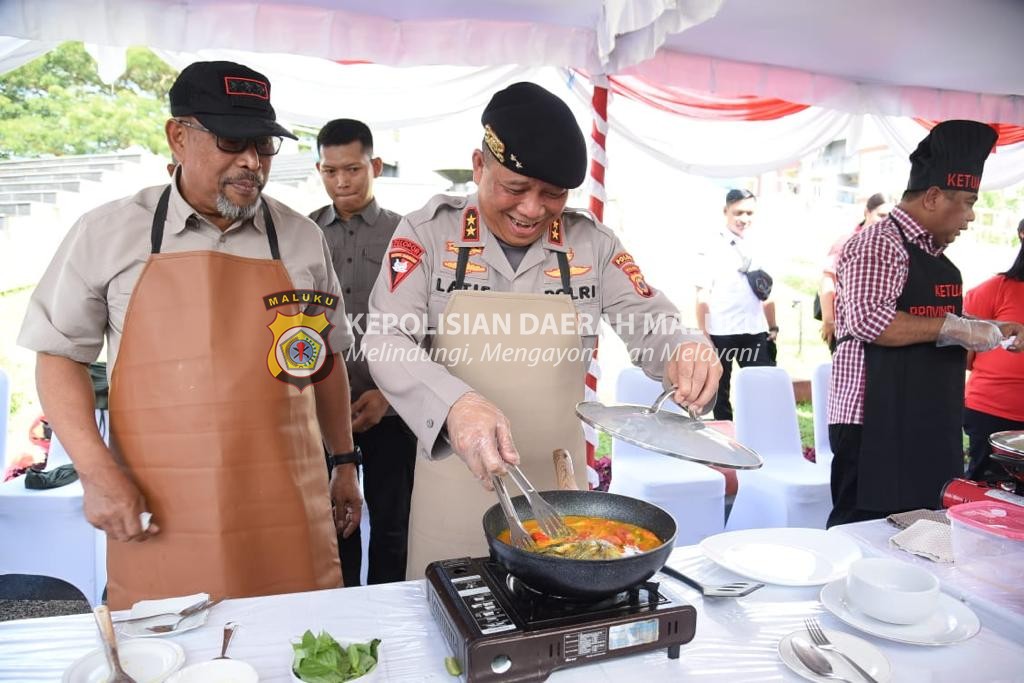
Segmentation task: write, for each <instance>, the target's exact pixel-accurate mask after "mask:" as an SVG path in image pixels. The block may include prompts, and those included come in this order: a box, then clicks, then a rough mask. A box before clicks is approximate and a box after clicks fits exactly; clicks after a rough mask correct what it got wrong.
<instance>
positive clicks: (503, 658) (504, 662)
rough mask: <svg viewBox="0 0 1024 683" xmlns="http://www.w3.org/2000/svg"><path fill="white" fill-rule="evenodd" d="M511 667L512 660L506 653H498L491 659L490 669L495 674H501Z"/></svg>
mask: <svg viewBox="0 0 1024 683" xmlns="http://www.w3.org/2000/svg"><path fill="white" fill-rule="evenodd" d="M511 668H512V660H511V659H509V658H508V655H498V656H497V657H495V658H494V659H492V660H491V671H493V672H494V673H496V674H503V673H505V672H506V671H508V670H509V669H511Z"/></svg>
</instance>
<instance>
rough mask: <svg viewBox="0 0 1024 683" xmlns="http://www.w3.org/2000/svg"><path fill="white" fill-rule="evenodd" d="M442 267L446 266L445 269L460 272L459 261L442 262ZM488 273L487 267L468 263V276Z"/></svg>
mask: <svg viewBox="0 0 1024 683" xmlns="http://www.w3.org/2000/svg"><path fill="white" fill-rule="evenodd" d="M441 265H442V266H444V267H445V268H447V269H448V270H458V269H459V262H458V261H442V262H441ZM486 272H487V266H484V265H481V264H479V263H473V262H472V261H466V274H467V275H469V274H470V273H486Z"/></svg>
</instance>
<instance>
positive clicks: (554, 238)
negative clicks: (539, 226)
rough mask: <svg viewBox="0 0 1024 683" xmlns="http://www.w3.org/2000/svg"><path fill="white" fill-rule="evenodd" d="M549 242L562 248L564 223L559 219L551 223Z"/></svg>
mask: <svg viewBox="0 0 1024 683" xmlns="http://www.w3.org/2000/svg"><path fill="white" fill-rule="evenodd" d="M548 242H550V243H551V244H555V245H558V246H559V247H560V246H562V221H561V219H559V218H556V219H555V220H553V221H551V227H550V228H548Z"/></svg>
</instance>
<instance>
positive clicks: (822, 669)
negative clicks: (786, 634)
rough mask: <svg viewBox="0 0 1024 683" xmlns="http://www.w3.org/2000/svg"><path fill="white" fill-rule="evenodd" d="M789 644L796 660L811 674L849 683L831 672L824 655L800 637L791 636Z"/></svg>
mask: <svg viewBox="0 0 1024 683" xmlns="http://www.w3.org/2000/svg"><path fill="white" fill-rule="evenodd" d="M789 642H790V645H792V646H793V654H795V655H796V658H797V659H799V660H800V663H801V664H803V665H804V666H806V667H807V668H808V669H810V670H811V671H812V672H814V673H816V674H817V675H819V676H823V677H825V678H832V679H835V680H837V681H846V683H851V681H850V680H849V679H848V678H843V677H842V676H840V675H839V674H837V673H835V672H834V671H832V664H831V663H830V662H829V661H828V659H826V658H825V655H823V654H821V650H819V649H818V648H816V647H814V646H813V645H811V644H810V643H808V642H807V641H806V640H804V639H803V638H801V637H800V636H793V638H792V639H791V640H790V641H789Z"/></svg>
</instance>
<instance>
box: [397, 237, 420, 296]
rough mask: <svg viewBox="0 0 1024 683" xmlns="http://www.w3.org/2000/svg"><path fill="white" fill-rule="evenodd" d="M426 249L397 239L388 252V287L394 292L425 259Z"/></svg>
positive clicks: (410, 241) (414, 243)
mask: <svg viewBox="0 0 1024 683" xmlns="http://www.w3.org/2000/svg"><path fill="white" fill-rule="evenodd" d="M423 253H424V249H423V247H421V246H420V245H419V244H417V243H416V242H414V241H413V240H410V239H407V238H405V237H396V238H395V239H393V240H391V248H390V249H389V250H388V287H389V288H390V290H391V291H392V292H393V291H395V288H396V287H398V285H400V284H401V283H402V280H404V279H405V278H407V277H409V273H411V272H412V271H414V270H415V269H416V266H418V265H419V264H420V261H421V260H422V258H423Z"/></svg>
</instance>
